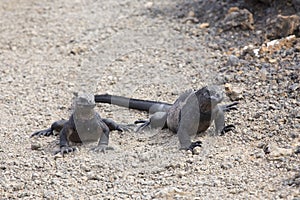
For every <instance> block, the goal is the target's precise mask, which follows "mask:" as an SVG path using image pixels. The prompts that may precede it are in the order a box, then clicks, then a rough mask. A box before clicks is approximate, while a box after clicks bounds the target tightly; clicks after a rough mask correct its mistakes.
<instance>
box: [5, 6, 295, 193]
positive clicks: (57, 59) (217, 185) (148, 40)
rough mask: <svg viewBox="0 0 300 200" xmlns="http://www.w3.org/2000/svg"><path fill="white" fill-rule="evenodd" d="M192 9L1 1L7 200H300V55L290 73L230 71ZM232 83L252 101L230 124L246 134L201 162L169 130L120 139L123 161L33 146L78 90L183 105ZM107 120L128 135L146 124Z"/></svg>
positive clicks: (51, 144)
mask: <svg viewBox="0 0 300 200" xmlns="http://www.w3.org/2000/svg"><path fill="white" fill-rule="evenodd" d="M191 5H192V4H191ZM193 9H195V8H193V7H188V6H186V5H185V6H183V5H182V3H180V2H179V1H169V0H168V1H132V0H130V1H129V0H124V1H119V0H110V1H92V0H82V1H81V0H76V1H73V2H71V1H65V2H62V1H46V0H41V1H38V2H36V1H17V0H5V1H1V3H0V15H1V16H0V30H1V31H0V90H1V92H0V105H1V109H0V114H1V120H0V198H1V199H17V198H24V199H41V198H46V199H58V198H61V199H62V198H68V199H153V198H156V199H280V198H283V199H299V198H300V191H299V178H298V179H297V174H299V170H300V169H299V166H300V161H299V154H295V153H294V149H295V147H296V146H297V145H299V89H298V88H297V84H298V86H299V77H298V76H296V75H297V74H298V72H299V62H298V61H299V59H298V60H297V56H299V51H298V54H297V52H296V53H295V57H294V58H295V59H294V60H293V59H291V60H289V61H288V62H289V67H285V65H280V67H277V65H276V66H275V64H272V63H270V62H269V63H267V64H265V63H263V62H260V61H257V62H252V61H251V62H250V61H248V60H247V59H246V58H245V60H244V61H237V62H238V64H236V63H235V64H232V62H233V61H231V62H229V64H228V62H227V60H228V56H227V55H226V53H225V52H224V51H222V49H221V48H218V45H215V44H214V43H215V38H214V36H213V34H211V33H212V32H211V31H212V30H213V29H211V30H210V29H200V28H199V24H193V23H192V24H190V23H186V20H185V16H188V14H187V13H189V12H190V10H193ZM181 13H185V14H186V15H184V16H183V17H178V16H181ZM190 15H192V14H190ZM174 16H177V17H174ZM232 37H234V36H232ZM219 39H220V38H219ZM297 41H298V40H297ZM295 44H299V42H298V43H295ZM292 55H294V54H292ZM298 58H299V57H298ZM230 63H231V64H230ZM281 67H283V70H282V68H281ZM225 83H230V84H232V85H233V86H235V87H238V88H242V89H243V91H244V93H243V99H242V100H240V105H239V111H234V112H232V113H230V114H227V115H226V123H228V124H231V123H233V124H235V125H236V130H234V131H233V132H230V133H228V134H226V135H225V136H222V137H213V136H210V135H211V134H210V133H212V132H213V129H209V130H208V131H207V134H206V135H204V136H200V137H199V138H197V139H200V140H202V141H203V143H204V145H203V147H202V148H201V152H200V153H199V154H198V155H191V154H190V153H189V152H185V151H180V150H179V149H178V148H179V146H178V145H179V144H178V140H177V137H176V135H173V134H172V133H171V132H169V131H167V130H151V131H146V132H144V133H135V132H124V133H118V132H112V134H111V139H110V145H111V146H113V147H114V148H115V150H114V151H109V152H108V153H107V154H101V153H94V152H90V151H89V148H90V146H89V145H84V146H80V147H79V148H80V151H79V152H77V153H75V154H70V155H67V156H65V157H61V156H53V155H52V152H53V151H54V150H55V149H56V148H57V143H58V139H57V137H55V136H52V137H48V138H45V137H43V138H29V137H30V135H31V134H32V133H33V132H34V131H36V130H40V129H44V128H46V127H48V126H49V125H50V124H51V123H52V122H53V121H55V120H58V119H61V118H68V116H69V115H70V113H71V110H70V107H71V102H72V97H73V93H74V92H77V91H79V90H80V91H88V92H91V93H105V92H108V93H112V94H118V95H126V96H128V97H135V98H144V99H152V100H160V101H168V102H173V101H174V100H175V99H176V97H177V96H178V94H180V93H182V92H183V91H185V90H187V89H190V88H194V89H197V88H200V87H202V86H204V85H208V84H218V85H221V86H224V84H225ZM293 84H296V85H293ZM291 86H293V87H292V90H291V91H290V92H289V93H288V92H287V88H291ZM225 102H230V99H229V98H228V97H227V98H225ZM97 111H98V112H99V113H100V115H101V116H102V117H110V118H113V119H114V120H115V121H117V122H121V123H124V124H128V123H132V122H133V121H134V120H136V119H143V118H146V117H147V114H146V113H141V112H137V111H133V110H128V109H125V108H119V107H116V106H110V105H98V106H97ZM32 145H38V146H40V148H39V150H32V149H31V146H32ZM92 145H95V144H91V146H92ZM264 147H265V148H264ZM266 148H270V149H268V151H270V153H269V152H267V153H269V154H265V152H266ZM264 150H265V151H264ZM276 152H277V154H276ZM297 181H298V182H297Z"/></svg>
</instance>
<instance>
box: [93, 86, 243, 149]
mask: <svg viewBox="0 0 300 200" xmlns="http://www.w3.org/2000/svg"><path fill="white" fill-rule="evenodd" d="M222 100H223V95H222V93H220V92H218V89H217V88H216V87H214V86H206V87H203V88H201V89H199V90H197V91H194V90H188V91H186V92H184V93H183V94H181V95H180V96H179V97H178V99H177V100H176V101H175V102H174V103H173V104H169V103H165V102H157V101H149V100H140V99H132V98H126V97H122V96H114V95H109V94H102V95H95V102H96V103H109V104H114V105H118V106H122V107H127V108H131V109H137V110H141V111H147V112H149V113H153V115H152V116H151V117H150V119H149V120H138V121H136V122H135V123H143V124H142V125H141V126H140V127H139V129H143V128H144V127H146V126H150V127H151V128H169V129H170V130H171V131H172V132H174V133H177V135H178V139H179V142H180V147H181V149H185V150H191V151H193V149H194V148H195V147H196V146H201V144H202V142H201V141H196V142H192V141H191V136H193V135H195V134H199V133H202V132H204V131H206V130H207V129H208V128H209V126H210V125H211V123H212V122H213V121H214V124H215V133H216V134H217V135H221V134H224V133H225V132H228V131H231V130H232V129H234V128H235V127H234V125H232V124H231V125H227V126H225V117H224V111H230V110H236V109H237V107H236V105H237V104H238V102H234V103H232V104H229V105H218V104H219V103H221V101H222ZM139 129H138V130H139Z"/></svg>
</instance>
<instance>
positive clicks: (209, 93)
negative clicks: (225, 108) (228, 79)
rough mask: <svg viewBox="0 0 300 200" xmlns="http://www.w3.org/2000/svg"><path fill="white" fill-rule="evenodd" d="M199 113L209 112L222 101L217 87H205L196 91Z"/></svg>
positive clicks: (221, 94) (221, 95)
mask: <svg viewBox="0 0 300 200" xmlns="http://www.w3.org/2000/svg"><path fill="white" fill-rule="evenodd" d="M195 94H196V96H197V98H198V102H199V107H200V111H201V112H210V111H211V110H212V109H214V107H215V106H216V105H217V104H218V103H220V102H221V101H222V100H223V98H224V97H223V93H222V92H221V90H220V89H219V88H218V87H217V86H206V87H203V88H201V89H199V90H198V91H196V93H195Z"/></svg>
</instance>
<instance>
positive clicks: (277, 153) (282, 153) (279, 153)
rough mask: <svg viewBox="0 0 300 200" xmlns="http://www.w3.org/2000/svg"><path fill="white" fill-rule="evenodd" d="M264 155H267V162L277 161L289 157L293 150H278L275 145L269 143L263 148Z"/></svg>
mask: <svg viewBox="0 0 300 200" xmlns="http://www.w3.org/2000/svg"><path fill="white" fill-rule="evenodd" d="M264 152H265V154H268V159H269V160H279V159H281V158H282V157H286V156H291V155H292V154H293V149H286V148H280V147H278V146H277V145H276V144H274V143H271V144H268V145H266V146H265V147H264Z"/></svg>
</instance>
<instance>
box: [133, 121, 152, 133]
mask: <svg viewBox="0 0 300 200" xmlns="http://www.w3.org/2000/svg"><path fill="white" fill-rule="evenodd" d="M134 123H135V124H139V123H143V124H142V125H140V126H139V127H138V128H137V129H136V131H135V132H139V131H140V130H143V129H144V128H146V127H147V126H149V125H150V121H148V120H137V121H135V122H134Z"/></svg>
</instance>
